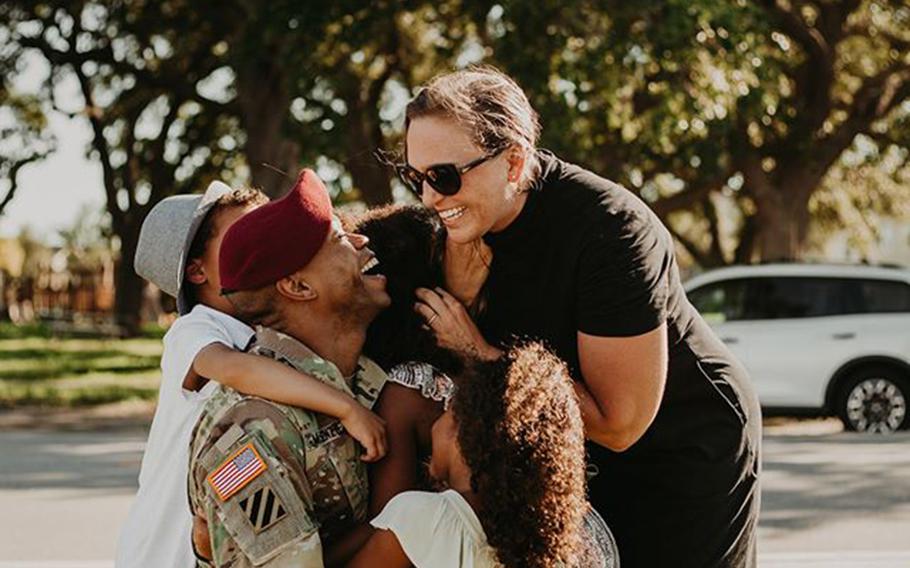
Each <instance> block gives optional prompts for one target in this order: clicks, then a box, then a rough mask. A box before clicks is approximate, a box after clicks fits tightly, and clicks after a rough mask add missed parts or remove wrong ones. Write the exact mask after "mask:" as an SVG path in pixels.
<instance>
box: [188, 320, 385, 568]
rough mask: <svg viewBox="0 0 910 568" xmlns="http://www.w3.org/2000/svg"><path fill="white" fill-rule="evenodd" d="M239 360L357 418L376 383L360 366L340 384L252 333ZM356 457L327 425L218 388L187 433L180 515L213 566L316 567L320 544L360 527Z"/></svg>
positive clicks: (362, 504) (296, 347)
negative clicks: (285, 374) (332, 397)
mask: <svg viewBox="0 0 910 568" xmlns="http://www.w3.org/2000/svg"><path fill="white" fill-rule="evenodd" d="M249 351H250V352H251V353H257V354H260V355H264V356H267V357H271V358H273V359H276V360H278V361H281V362H283V363H286V364H288V365H290V366H292V367H294V368H296V369H297V370H299V371H301V372H304V373H307V374H309V375H311V376H314V377H316V378H318V379H320V380H322V381H324V382H326V383H328V384H330V385H332V386H334V387H336V388H338V389H339V390H342V391H344V392H346V393H348V394H350V395H352V396H353V397H354V398H355V399H356V400H357V401H358V402H360V403H361V404H363V405H364V406H365V407H367V408H372V406H373V404H374V403H375V402H376V399H377V397H378V396H379V391H380V390H381V389H382V386H383V385H384V384H385V381H386V375H385V373H384V372H383V371H382V370H381V369H380V368H379V367H378V366H377V365H376V364H375V363H373V362H372V361H370V360H369V359H366V358H363V357H362V358H361V359H360V361H359V364H358V372H357V373H356V374H355V375H354V377H353V379H350V380H348V381H346V380H345V379H344V378H343V377H342V376H341V373H340V372H339V371H338V368H337V367H335V365H333V364H332V363H330V362H328V361H325V360H324V359H320V358H319V357H317V356H316V355H314V354H313V353H312V352H311V351H310V350H309V349H307V348H306V347H304V346H303V344H301V343H300V342H298V341H297V340H295V339H293V338H291V337H289V336H287V335H283V334H280V333H278V332H275V331H271V330H261V331H260V332H259V333H258V334H257V336H256V339H255V341H254V343H253V344H252V346H251V348H250V349H249ZM263 380H267V377H263ZM361 453H362V449H361V448H360V447H359V446H358V445H357V443H356V442H355V441H354V439H353V438H351V437H350V436H349V435H348V434H347V433H346V432H345V431H344V428H343V427H342V426H341V423H340V422H339V421H338V420H337V419H335V418H332V417H330V416H326V415H324V414H318V413H315V412H311V411H307V410H303V409H300V408H296V407H291V406H286V405H282V404H278V403H275V402H271V401H267V400H264V399H261V398H256V397H251V396H245V395H242V394H240V393H238V392H236V391H234V390H231V389H229V388H224V387H219V388H218V389H217V390H216V391H215V393H214V394H213V395H212V397H211V398H210V399H209V401H208V402H207V404H206V406H205V408H204V410H203V412H202V417H201V418H200V420H199V422H198V423H197V424H196V428H195V430H194V432H193V438H192V442H191V446H190V468H189V472H190V474H189V480H188V484H189V496H190V506H191V507H192V510H193V511H195V512H198V513H200V514H202V515H203V516H204V517H205V518H206V519H207V521H208V524H209V536H210V537H211V542H212V554H213V563H214V565H215V566H231V567H247V566H263V565H267V566H270V567H276V566H298V567H299V566H306V567H310V566H313V567H321V566H323V561H322V541H323V540H331V539H333V538H337V537H338V536H339V535H341V534H343V533H345V532H346V531H348V530H350V529H351V528H352V527H353V525H354V524H355V523H357V522H360V521H363V520H364V519H365V517H366V512H367V499H368V487H367V473H366V467H365V465H364V463H363V461H361V459H360V455H361ZM200 565H202V566H205V565H206V564H200Z"/></svg>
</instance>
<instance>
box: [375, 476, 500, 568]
mask: <svg viewBox="0 0 910 568" xmlns="http://www.w3.org/2000/svg"><path fill="white" fill-rule="evenodd" d="M370 524H371V525H373V526H374V527H376V528H377V529H387V530H390V531H392V532H393V533H395V536H396V537H397V538H398V542H399V543H400V544H401V548H402V549H403V550H404V553H405V554H406V555H407V557H408V559H409V560H410V561H411V563H412V564H414V566H416V567H417V568H495V567H499V566H501V565H500V564H499V563H498V562H497V560H496V553H495V550H494V549H493V548H492V547H491V546H490V545H489V543H488V542H487V536H486V534H485V533H484V532H483V527H482V526H481V525H480V519H478V518H477V515H476V514H475V513H474V510H473V509H472V508H471V505H469V504H468V502H467V501H465V499H464V497H462V496H461V494H459V493H458V492H457V491H453V490H451V489H450V490H447V491H443V492H442V493H429V492H426V491H405V492H403V493H399V494H398V495H396V496H395V497H393V498H392V499H391V500H390V501H389V502H388V503H386V506H385V507H384V508H383V509H382V512H381V513H379V515H377V516H376V518H375V519H373V520H372V521H370Z"/></svg>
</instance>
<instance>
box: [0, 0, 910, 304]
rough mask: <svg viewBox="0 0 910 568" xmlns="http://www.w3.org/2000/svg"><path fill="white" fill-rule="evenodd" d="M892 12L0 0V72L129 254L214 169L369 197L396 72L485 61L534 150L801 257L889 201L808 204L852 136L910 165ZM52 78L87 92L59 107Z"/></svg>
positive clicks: (408, 82)
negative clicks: (20, 77) (18, 83)
mask: <svg viewBox="0 0 910 568" xmlns="http://www.w3.org/2000/svg"><path fill="white" fill-rule="evenodd" d="M908 23H910V7H908V6H907V4H906V2H902V1H900V0H839V1H836V2H828V1H820V0H810V1H805V2H798V3H797V2H784V1H783V0H781V1H777V0H735V1H729V0H696V1H689V0H642V1H638V2H621V1H618V0H572V1H570V2H568V3H567V2H565V1H562V2H557V1H556V0H541V1H538V2H527V1H524V0H503V1H501V2H499V3H497V4H493V5H491V4H490V3H488V2H479V1H476V0H460V1H454V0H444V1H442V2H425V1H406V2H387V1H380V2H370V3H364V2H362V1H354V0H339V1H337V2H332V3H328V4H326V3H300V2H291V1H289V0H278V1H275V2H271V3H267V4H263V3H250V2H239V1H237V0H228V1H226V2H217V3H215V2H201V3H200V2H187V1H185V0H164V1H162V2H125V1H122V0H121V1H116V2H97V1H89V2H85V1H79V2H76V1H58V2H53V3H33V2H23V1H12V2H5V3H4V4H3V5H2V7H0V38H5V39H7V40H8V41H4V48H3V49H2V50H0V68H2V69H3V70H4V77H5V85H9V78H10V77H13V76H15V75H16V74H17V73H19V72H21V70H22V68H23V61H24V57H25V56H26V55H25V54H26V52H31V53H32V54H35V53H40V54H41V56H42V57H43V58H44V59H45V60H46V61H47V62H48V63H49V64H50V66H51V69H52V73H51V74H50V76H49V77H48V80H47V84H46V85H45V87H44V88H43V89H42V90H41V91H40V92H39V93H36V94H34V95H30V96H32V97H33V98H32V99H25V98H22V96H21V95H17V96H18V97H19V98H18V99H16V100H18V101H19V102H18V103H16V104H18V105H19V107H16V108H20V107H21V109H22V110H21V111H20V115H21V117H20V122H22V123H23V124H31V125H32V127H31V128H33V130H34V129H35V128H37V129H38V130H36V132H38V131H40V128H41V124H42V117H43V116H44V115H45V114H46V113H47V112H48V111H49V108H50V107H61V108H63V110H64V112H67V113H69V114H71V115H72V116H73V117H75V118H76V119H80V120H87V121H88V122H89V124H90V125H91V126H92V128H93V132H94V139H93V143H92V148H91V151H92V155H93V156H94V157H96V158H97V159H98V160H99V161H100V162H101V164H102V166H103V170H104V173H105V188H106V191H107V206H108V213H109V214H110V216H111V223H112V229H113V233H114V235H115V236H116V237H118V238H119V239H120V240H121V241H122V243H123V247H122V249H123V251H124V255H127V253H128V252H130V250H131V249H130V243H131V242H133V241H134V239H135V235H136V233H137V231H138V225H139V223H140V222H141V219H142V217H143V216H144V214H145V213H146V212H147V210H148V209H149V207H151V206H152V205H153V204H154V203H155V202H157V201H158V200H159V199H161V198H162V197H164V196H166V195H170V194H172V193H175V192H186V191H198V190H201V189H202V187H203V186H204V185H205V183H206V182H207V181H208V180H210V179H212V178H215V177H219V178H223V179H225V180H226V181H228V182H237V181H240V180H243V179H245V178H247V177H249V178H250V179H251V180H252V182H253V183H254V184H256V185H258V186H261V187H263V188H264V189H265V190H266V191H267V192H268V193H270V194H271V195H277V194H279V193H281V191H282V190H283V189H284V188H286V187H287V185H288V183H289V181H288V179H287V178H286V177H284V176H281V175H279V174H276V173H275V171H274V170H275V169H279V170H283V171H286V172H289V173H290V174H293V171H294V170H295V169H297V168H298V167H300V166H301V165H309V166H315V167H317V169H318V171H319V173H320V175H322V176H323V177H324V178H325V179H327V181H328V182H329V184H330V186H331V188H332V190H333V194H334V195H335V196H336V198H337V201H338V202H339V203H342V202H350V201H356V200H362V201H365V202H366V203H368V204H376V203H381V202H384V201H388V200H389V199H390V198H391V195H392V194H391V189H392V184H391V181H390V173H389V172H388V171H385V170H383V169H380V168H379V167H378V166H377V165H376V164H374V163H373V161H372V159H371V157H370V152H371V151H372V150H373V149H374V148H376V147H383V148H386V149H394V148H396V147H398V145H399V143H400V137H401V134H402V132H401V126H402V118H403V117H402V111H403V108H404V103H405V102H406V100H407V99H408V97H409V96H410V95H411V93H412V92H413V89H414V87H416V86H418V85H420V84H421V83H422V82H424V81H426V80H427V79H429V78H430V77H432V76H433V75H435V74H436V73H439V72H442V71H446V70H449V69H452V68H453V67H459V66H464V65H467V64H470V63H492V64H494V65H497V66H499V67H501V68H502V69H504V70H505V71H507V72H508V73H509V74H510V75H512V76H513V77H515V78H516V80H517V81H518V82H519V84H521V85H522V87H523V88H525V89H526V90H527V92H528V93H529V96H530V98H531V100H532V103H533V104H534V106H535V108H537V110H538V111H539V113H540V115H541V117H542V123H543V127H544V130H543V140H542V143H543V145H544V146H546V147H549V148H551V149H553V150H555V151H556V152H557V153H558V154H560V155H562V156H564V157H565V158H567V159H570V160H573V161H576V162H579V163H582V164H584V165H587V166H588V167H590V168H591V169H593V170H595V171H597V172H599V173H601V174H603V175H606V176H608V177H612V178H615V179H617V180H618V181H621V182H622V183H624V184H626V185H627V186H628V187H629V188H630V189H632V190H633V191H636V192H638V193H640V194H641V196H642V197H643V198H645V199H646V200H647V201H648V202H649V203H651V205H652V206H653V207H654V209H655V210H656V211H657V212H658V213H659V214H660V215H661V216H663V217H664V218H665V219H667V220H669V222H670V225H671V229H672V230H673V231H674V233H675V235H676V236H677V238H678V239H679V241H680V243H681V244H682V245H683V246H685V248H686V249H687V250H688V251H689V252H690V253H691V255H692V256H693V258H695V260H696V261H697V262H699V263H700V264H703V265H713V264H723V263H728V262H733V261H747V260H750V259H754V258H758V257H765V258H768V257H776V256H795V255H799V254H802V252H803V251H804V249H805V247H806V246H807V234H808V225H809V223H810V221H811V219H812V218H813V217H812V216H813V215H815V216H816V219H817V220H818V221H819V223H818V225H819V226H820V227H828V228H830V229H831V230H833V229H836V228H838V227H842V226H844V225H845V224H855V222H856V215H855V213H856V211H853V213H851V212H850V211H849V209H850V208H851V207H852V208H853V209H856V208H857V207H863V206H869V207H870V208H872V209H875V210H880V212H883V213H884V212H888V211H897V210H899V209H900V208H889V207H890V206H888V205H887V203H888V202H891V201H899V196H897V194H896V193H895V192H896V191H901V190H903V189H905V188H906V185H905V184H904V182H901V181H897V182H895V184H891V185H889V184H887V183H878V182H875V183H876V184H877V185H876V186H875V187H876V188H877V189H875V191H876V192H877V193H878V194H879V195H882V196H883V197H882V199H878V200H871V201H865V202H864V201H863V200H855V199H847V200H843V199H841V200H840V201H839V202H840V203H841V206H838V207H832V206H830V205H825V204H824V203H830V201H831V200H830V199H826V198H824V195H825V192H829V193H830V192H835V193H836V192H838V191H839V189H838V188H837V187H836V183H837V180H839V179H840V180H844V175H845V174H846V173H847V172H848V170H849V169H850V166H848V165H846V164H845V163H844V162H843V161H842V156H843V155H844V153H845V151H847V150H850V149H851V148H852V149H853V150H852V151H857V150H858V149H859V148H858V147H856V146H854V144H855V141H856V140H857V137H858V136H865V137H866V139H868V140H869V141H871V145H872V147H873V148H874V149H873V150H866V155H867V157H870V158H871V159H869V160H865V158H864V160H865V161H864V165H863V168H864V169H865V171H869V172H871V171H873V170H874V171H876V172H880V171H884V172H887V171H890V170H888V168H891V167H892V166H891V165H889V164H887V163H885V162H883V161H881V160H883V159H884V158H883V157H885V156H890V155H893V153H894V152H895V151H896V152H898V154H899V155H901V156H902V158H901V159H903V160H905V159H906V149H907V148H908V147H910V137H908V132H910V106H908V104H907V102H906V101H908V98H910V49H908V46H910V35H908V32H907V30H908V29H910V25H908ZM36 50H37V51H36ZM67 81H69V82H70V83H71V84H75V85H77V86H78V92H80V93H81V96H82V99H83V100H82V101H79V102H75V101H67V103H68V104H63V101H56V100H55V98H54V97H53V96H52V93H53V87H54V86H57V87H59V86H60V85H64V84H66V82H67ZM73 82H75V83H73ZM7 88H8V87H7ZM4 92H5V91H4ZM7 99H9V100H12V99H10V98H9V97H7ZM29 101H30V102H29ZM0 102H2V101H0ZM69 103H72V104H69ZM29 109H30V110H29ZM27 146H28V145H27ZM265 164H268V166H266V165H265ZM882 168H884V169H882ZM901 168H902V166H898V167H897V168H896V170H895V171H897V170H900V169H901ZM892 169H893V168H892ZM838 172H841V173H838ZM876 175H877V174H876ZM876 175H869V176H866V175H864V176H861V179H859V180H857V179H851V180H850V183H851V184H852V185H851V187H854V186H855V185H856V183H857V182H859V183H862V184H865V183H867V180H870V179H872V178H876ZM889 175H890V174H887V173H886V174H885V176H886V177H887V176H889ZM855 177H856V176H854V178H855ZM891 177H892V178H893V176H891ZM869 183H872V182H869ZM902 184H903V185H902ZM869 187H871V186H869ZM819 192H822V193H819ZM817 194H818V195H819V197H817V198H816V197H815V196H816V195H817ZM845 204H849V207H848V206H847V205H845ZM725 219H726V220H729V219H732V220H734V222H733V223H732V224H730V223H727V224H726V226H721V225H724V220H725ZM128 274H129V271H126V270H125V271H124V272H123V273H122V275H121V278H126V277H127V276H128ZM119 285H120V284H119V282H118V286H119ZM118 293H119V290H118Z"/></svg>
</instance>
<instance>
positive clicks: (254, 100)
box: [237, 58, 300, 198]
mask: <svg viewBox="0 0 910 568" xmlns="http://www.w3.org/2000/svg"><path fill="white" fill-rule="evenodd" d="M237 100H238V102H239V104H240V108H241V122H242V126H243V128H244V130H245V131H246V143H245V145H244V152H245V153H246V157H247V161H248V163H249V166H250V175H251V176H252V179H253V186H254V187H258V188H259V189H261V190H262V191H263V192H265V194H266V195H268V196H269V197H271V198H275V197H280V196H281V195H283V194H284V193H286V192H287V191H288V189H289V188H290V187H291V184H292V183H293V181H294V180H295V179H296V178H297V168H298V167H299V165H300V147H299V145H298V144H297V143H296V142H293V141H291V140H288V139H286V138H285V137H284V132H283V125H284V121H285V118H286V117H287V114H288V112H290V103H291V100H290V95H289V94H288V85H287V75H286V72H285V71H284V70H283V69H282V67H281V60H280V58H278V59H276V60H265V61H254V62H250V63H247V64H246V65H244V66H242V67H240V69H239V71H238V75H237ZM269 166H271V167H269ZM276 169H277V170H281V171H283V172H285V173H286V174H287V176H284V175H282V174H280V173H279V172H277V171H276Z"/></svg>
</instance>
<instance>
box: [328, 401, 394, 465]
mask: <svg viewBox="0 0 910 568" xmlns="http://www.w3.org/2000/svg"><path fill="white" fill-rule="evenodd" d="M339 419H340V420H341V425H342V426H344V429H345V430H347V431H348V434H350V435H351V437H352V438H354V439H355V440H357V441H358V442H360V445H361V446H363V448H364V449H365V450H366V453H364V454H363V455H362V456H360V459H362V460H363V461H365V462H374V461H379V460H380V459H382V458H383V457H384V456H385V454H386V435H385V420H383V419H382V418H380V417H378V416H376V415H375V414H374V413H372V412H370V411H369V410H367V409H366V408H364V407H362V406H360V405H359V404H358V403H357V402H355V401H351V406H350V407H349V409H348V411H347V412H346V413H345V414H344V415H343V416H340V417H339Z"/></svg>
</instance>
